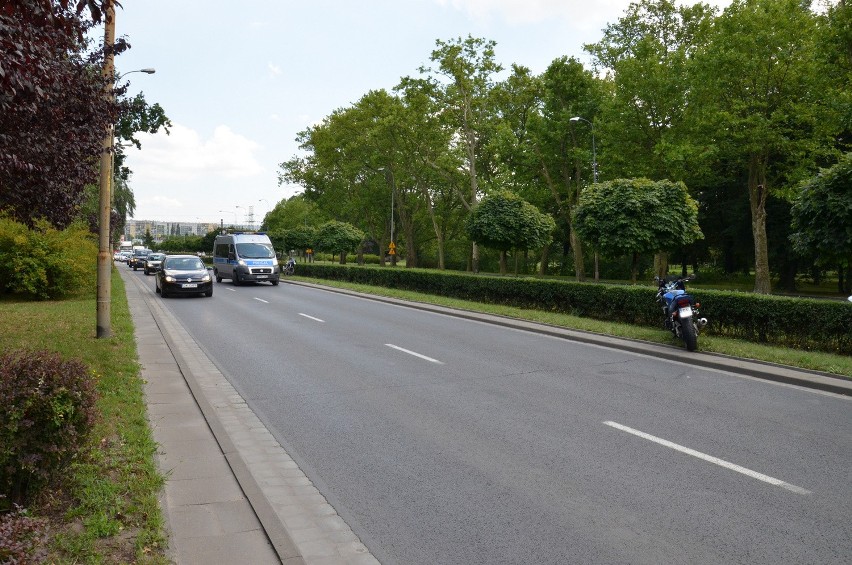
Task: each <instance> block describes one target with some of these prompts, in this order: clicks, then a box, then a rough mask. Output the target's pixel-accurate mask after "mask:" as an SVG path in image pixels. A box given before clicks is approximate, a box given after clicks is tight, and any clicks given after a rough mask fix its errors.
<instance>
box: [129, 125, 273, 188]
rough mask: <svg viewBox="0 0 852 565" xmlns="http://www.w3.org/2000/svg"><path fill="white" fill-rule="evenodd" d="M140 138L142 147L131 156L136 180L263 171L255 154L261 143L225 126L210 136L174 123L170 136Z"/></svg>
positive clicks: (187, 178) (247, 174) (230, 175)
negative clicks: (203, 135)
mask: <svg viewBox="0 0 852 565" xmlns="http://www.w3.org/2000/svg"><path fill="white" fill-rule="evenodd" d="M139 137H140V141H141V142H142V147H143V150H142V151H140V152H138V154H135V155H132V157H131V158H132V160H133V170H134V171H135V175H134V176H135V178H136V179H140V180H141V179H151V180H155V181H157V180H159V181H172V180H183V181H190V180H195V179H197V178H199V177H202V176H208V175H216V176H223V177H226V178H243V177H251V176H254V175H258V174H260V173H262V172H263V167H262V166H261V165H260V164H259V163H258V161H257V159H256V157H255V153H256V152H257V151H258V150H259V149H260V146H259V145H258V144H257V143H255V142H254V141H252V140H250V139H248V138H246V137H243V136H241V135H239V134H237V133H234V132H233V131H232V130H231V129H230V128H229V127H228V126H223V125H220V126H217V127H216V128H215V129H214V131H213V136H212V137H211V138H209V139H202V137H201V135H199V133H198V132H196V131H195V130H193V129H190V128H187V127H184V126H182V125H180V124H174V126H173V127H172V128H171V134H170V135H166V134H165V132H160V133H157V134H155V135H147V134H141V135H140V136H139Z"/></svg>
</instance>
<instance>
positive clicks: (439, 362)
mask: <svg viewBox="0 0 852 565" xmlns="http://www.w3.org/2000/svg"><path fill="white" fill-rule="evenodd" d="M385 345H387V346H388V347H390V348H391V349H396V350H397V351H402V352H403V353H408V354H409V355H414V356H415V357H419V358H421V359H425V360H426V361H429V362H430V363H437V364H438V365H443V364H444V363H443V362H442V361H438V360H437V359H432V358H431V357H426V356H425V355H421V354H419V353H415V352H414V351H409V350H408V349H403V348H402V347H399V346H397V345H394V344H392V343H386V344H385Z"/></svg>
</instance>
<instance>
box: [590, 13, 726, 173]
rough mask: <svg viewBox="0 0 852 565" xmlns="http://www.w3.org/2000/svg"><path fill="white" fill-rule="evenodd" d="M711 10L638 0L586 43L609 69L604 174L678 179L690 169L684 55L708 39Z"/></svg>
mask: <svg viewBox="0 0 852 565" xmlns="http://www.w3.org/2000/svg"><path fill="white" fill-rule="evenodd" d="M713 15H714V9H713V8H711V7H710V6H708V5H707V4H701V3H698V4H695V5H692V6H688V5H680V6H678V5H676V4H675V2H674V0H640V1H639V2H636V3H632V4H630V7H629V8H628V9H627V10H626V12H625V14H624V16H622V17H621V18H619V20H618V21H617V22H616V23H614V24H610V25H608V26H607V27H606V29H604V35H603V38H602V39H601V40H600V41H599V42H598V43H594V44H589V45H585V46H584V47H585V49H586V51H588V52H589V53H590V54H591V55H592V56H593V58H594V62H595V65H596V66H598V67H603V68H604V69H607V70H609V71H611V72H612V85H611V86H612V90H611V96H610V97H607V98H606V99H605V102H606V103H605V104H603V107H602V115H601V116H600V117H599V119H598V120H597V121H596V124H597V126H598V127H599V129H600V132H599V134H600V138H601V139H602V141H603V143H602V149H603V161H604V162H605V163H606V165H607V169H608V170H609V171H610V172H609V173H608V174H607V176H609V177H610V178H613V177H614V176H621V177H648V178H652V179H661V178H683V175H684V172H685V169H687V168H688V167H690V166H694V163H693V161H692V159H691V154H692V152H693V151H694V149H693V148H692V147H691V144H690V142H691V140H690V139H689V138H686V137H685V136H683V135H682V134H681V128H682V126H683V123H684V119H685V118H684V113H685V111H686V109H687V93H688V92H689V91H690V87H691V85H690V82H689V75H688V72H689V65H688V63H689V60H690V58H691V57H692V56H693V54H694V53H695V52H696V50H697V49H699V48H700V47H701V46H702V45H703V44H704V43H705V42H706V40H707V35H708V31H709V29H710V27H711V25H712V21H713Z"/></svg>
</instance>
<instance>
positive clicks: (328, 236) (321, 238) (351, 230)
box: [316, 220, 364, 265]
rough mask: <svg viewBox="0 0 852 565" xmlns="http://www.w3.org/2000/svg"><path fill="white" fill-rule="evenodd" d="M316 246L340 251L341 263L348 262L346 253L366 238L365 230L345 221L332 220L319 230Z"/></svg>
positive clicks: (326, 250)
mask: <svg viewBox="0 0 852 565" xmlns="http://www.w3.org/2000/svg"><path fill="white" fill-rule="evenodd" d="M316 237H317V239H316V247H317V249H319V250H320V251H325V252H327V253H332V254H334V253H340V264H341V265H345V264H346V254H347V253H350V252H351V251H353V250H355V248H357V247H358V246H359V245H361V242H362V241H363V240H364V232H362V231H361V230H359V229H358V228H356V227H355V226H353V225H352V224H347V223H345V222H338V221H336V220H331V221H329V222H326V223H324V224H323V225H321V226H320V227H319V229H318V230H317V236H316Z"/></svg>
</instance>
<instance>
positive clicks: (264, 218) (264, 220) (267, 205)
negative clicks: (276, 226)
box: [257, 198, 272, 229]
mask: <svg viewBox="0 0 852 565" xmlns="http://www.w3.org/2000/svg"><path fill="white" fill-rule="evenodd" d="M257 201H258V202H266V207H267V209H269V212H271V211H272V206H270V205H269V200H267V199H266V198H258V199H257ZM269 212H267V213H266V214H269ZM266 214H264V215H263V222H261V224H260V227H263V224H264V223H266ZM266 229H269V227H268V226H267V228H266Z"/></svg>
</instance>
